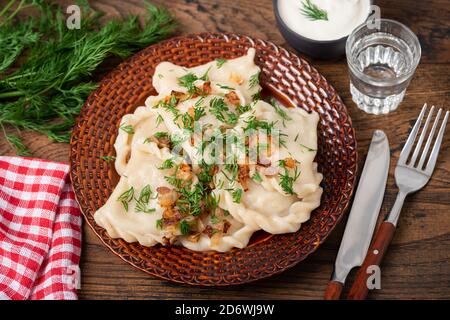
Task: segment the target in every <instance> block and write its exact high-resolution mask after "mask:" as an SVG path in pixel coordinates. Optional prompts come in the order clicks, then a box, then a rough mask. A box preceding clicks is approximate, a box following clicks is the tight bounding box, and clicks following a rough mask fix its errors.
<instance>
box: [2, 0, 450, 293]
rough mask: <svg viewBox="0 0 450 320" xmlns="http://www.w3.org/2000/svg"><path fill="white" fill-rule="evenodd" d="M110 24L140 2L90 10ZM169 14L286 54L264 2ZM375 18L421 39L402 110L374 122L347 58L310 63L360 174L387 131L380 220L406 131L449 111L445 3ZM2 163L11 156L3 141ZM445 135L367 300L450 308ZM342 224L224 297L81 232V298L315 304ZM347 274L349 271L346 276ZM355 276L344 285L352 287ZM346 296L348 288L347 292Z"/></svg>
mask: <svg viewBox="0 0 450 320" xmlns="http://www.w3.org/2000/svg"><path fill="white" fill-rule="evenodd" d="M90 2H91V4H92V5H93V6H94V7H95V8H97V9H100V10H103V11H105V12H107V14H108V16H115V15H125V14H126V13H128V12H133V13H141V12H142V8H143V4H142V2H141V1H140V0H139V1H138V0H134V1H120V0H102V1H90ZM153 2H154V3H157V4H164V5H166V6H168V8H169V9H170V10H171V12H172V13H173V14H174V15H175V17H176V19H177V20H178V22H179V29H178V30H179V31H178V33H180V34H186V33H196V32H201V31H230V32H236V33H241V34H248V35H250V36H252V37H258V38H261V39H265V40H271V41H273V42H275V43H277V44H279V45H282V46H284V47H286V48H289V49H291V48H290V47H289V45H288V44H287V43H286V42H285V40H284V39H283V38H282V37H281V35H280V33H279V32H278V29H277V28H276V27H275V21H274V15H273V11H272V1H271V0H261V1H254V0H239V1H236V0H230V1H219V0H172V1H164V0H153ZM376 3H377V4H378V5H379V6H380V7H381V14H382V17H385V18H391V19H395V20H398V21H400V22H403V23H404V24H406V25H408V26H409V27H411V28H412V30H413V31H414V32H415V33H416V34H418V36H419V39H420V42H421V45H422V60H421V63H420V65H419V67H418V69H417V71H416V73H415V75H414V78H413V80H412V82H411V85H410V87H409V88H408V91H407V93H406V96H405V99H404V101H403V103H402V104H401V105H400V107H399V109H398V110H397V111H395V112H393V113H391V114H389V115H384V116H373V115H368V114H365V113H364V112H362V111H360V110H358V109H357V107H356V106H355V104H354V103H353V102H352V100H351V97H350V93H349V80H348V73H347V66H346V62H345V59H340V60H337V61H331V62H330V61H328V62H322V61H314V60H312V59H310V58H308V57H306V59H307V60H309V61H311V62H312V64H313V65H315V66H316V67H317V69H318V70H319V71H320V72H321V73H322V74H323V75H324V76H325V77H326V78H327V79H328V80H329V81H330V82H331V83H332V84H333V85H334V86H335V88H336V89H337V91H338V92H339V93H340V95H341V97H342V98H343V100H344V102H345V103H346V105H347V107H348V109H349V113H350V115H351V118H352V120H353V124H354V127H355V130H356V136H357V140H358V152H359V155H360V167H362V165H363V161H364V158H365V155H366V153H367V149H368V145H369V142H370V138H371V135H372V132H373V130H375V129H382V130H384V131H385V132H386V133H387V135H388V138H389V141H390V146H391V155H392V160H391V170H390V174H389V178H388V182H387V191H386V196H385V200H384V203H383V206H382V212H381V214H382V215H384V214H386V213H387V212H389V210H390V208H391V207H392V205H393V202H394V200H395V196H396V193H397V188H396V186H395V182H394V177H393V173H394V170H393V169H394V166H395V164H396V162H397V159H398V156H399V153H400V150H401V148H402V145H403V143H404V141H405V140H406V137H407V135H408V133H409V130H410V127H411V125H412V124H413V123H414V120H415V118H416V117H417V115H418V112H419V109H420V108H421V106H422V105H423V103H425V102H426V103H428V104H429V105H436V106H443V107H445V108H446V109H447V110H448V109H450V103H449V100H450V99H449V98H450V63H449V62H450V39H449V35H450V20H449V19H448V17H449V16H450V6H449V5H448V1H446V0H434V1H409V0H397V1H388V0H385V1H376ZM22 137H23V138H24V141H25V144H26V145H27V146H28V147H29V148H30V149H31V150H32V151H33V152H34V155H35V156H37V157H40V158H46V159H52V160H57V161H68V159H69V147H68V145H66V144H58V143H52V142H50V141H48V140H47V139H46V138H45V137H42V136H40V135H38V134H35V133H32V132H24V133H23V134H22ZM0 154H2V155H8V154H12V150H11V148H10V147H9V145H8V144H7V143H6V141H5V140H4V138H3V137H1V138H0ZM449 177H450V129H449V128H447V134H446V136H445V139H444V142H443V145H442V147H441V152H440V155H439V159H438V162H437V165H436V170H435V172H434V175H433V177H432V179H431V181H430V182H429V183H428V185H427V186H426V187H425V188H424V189H422V190H421V191H420V192H418V193H416V194H414V195H412V196H410V197H409V198H408V199H407V201H406V203H405V205H404V207H403V210H402V214H401V217H400V222H399V229H398V230H397V233H396V235H395V238H394V242H393V244H392V245H391V247H390V248H389V252H388V254H387V256H386V258H385V261H384V264H383V266H382V273H381V287H382V289H381V290H376V291H374V292H371V293H370V298H372V299H450V183H449V180H450V179H449ZM345 220H346V219H343V221H342V222H341V223H340V225H339V226H338V227H337V228H336V230H335V231H334V232H333V233H332V235H331V236H330V237H329V239H328V240H327V241H326V242H325V243H324V244H323V245H322V246H321V247H320V248H319V250H317V251H316V252H315V253H314V254H312V255H311V256H310V257H308V258H307V259H306V260H305V261H303V262H302V263H300V264H298V265H297V266H295V267H293V268H292V269H290V270H288V271H286V272H284V273H282V274H280V275H278V276H275V277H272V278H269V279H265V280H261V281H258V282H255V283H253V284H249V285H243V286H238V287H229V288H199V287H190V286H183V285H179V284H172V283H169V282H166V281H162V280H159V279H156V278H153V277H151V276H148V275H146V274H144V273H143V272H141V271H137V270H135V269H134V268H132V267H131V266H130V265H128V264H127V263H125V262H123V261H122V260H121V259H119V258H118V257H116V256H115V255H113V254H112V253H111V252H109V250H108V249H106V248H105V247H104V246H103V245H102V244H101V243H100V241H99V240H98V239H97V238H96V236H95V235H94V234H93V233H92V232H91V230H90V229H89V228H88V227H87V226H86V225H85V226H84V228H83V229H84V232H83V249H82V257H81V272H82V283H81V290H80V291H79V296H80V298H81V299H137V298H138V299H183V298H193V299H213V298H214V299H257V298H260V299H281V298H283V299H320V298H322V296H323V292H324V289H325V286H326V284H327V281H328V279H329V277H330V274H331V272H332V269H333V263H334V260H335V257H336V254H337V250H338V248H339V243H340V239H341V237H342V233H343V231H344V226H345ZM352 275H354V272H353V273H352ZM351 279H352V276H350V278H349V280H350V281H351ZM347 290H348V289H347Z"/></svg>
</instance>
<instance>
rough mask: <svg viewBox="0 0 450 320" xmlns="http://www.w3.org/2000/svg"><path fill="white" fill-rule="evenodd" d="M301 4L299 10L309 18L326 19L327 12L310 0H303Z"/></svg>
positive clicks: (313, 19)
mask: <svg viewBox="0 0 450 320" xmlns="http://www.w3.org/2000/svg"><path fill="white" fill-rule="evenodd" d="M302 6H303V7H302V9H301V10H300V12H301V13H302V14H303V15H304V16H305V17H307V18H308V19H309V20H311V21H315V20H328V13H327V12H326V11H325V10H323V9H321V8H319V7H318V6H317V5H315V4H314V3H312V2H311V0H306V1H303V2H302Z"/></svg>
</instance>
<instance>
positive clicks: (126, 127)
mask: <svg viewBox="0 0 450 320" xmlns="http://www.w3.org/2000/svg"><path fill="white" fill-rule="evenodd" d="M120 129H121V130H123V131H125V132H126V133H128V134H134V128H133V126H132V125H131V124H128V125H121V126H120Z"/></svg>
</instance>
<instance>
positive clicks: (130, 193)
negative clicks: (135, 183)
mask: <svg viewBox="0 0 450 320" xmlns="http://www.w3.org/2000/svg"><path fill="white" fill-rule="evenodd" d="M133 197H134V188H133V187H130V189H128V190H127V191H125V192H124V193H122V194H121V195H120V196H119V197H118V198H117V201H120V202H121V203H122V205H123V207H124V209H125V211H127V212H128V203H129V202H130V201H131V200H133Z"/></svg>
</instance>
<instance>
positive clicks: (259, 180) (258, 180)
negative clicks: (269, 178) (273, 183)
mask: <svg viewBox="0 0 450 320" xmlns="http://www.w3.org/2000/svg"><path fill="white" fill-rule="evenodd" d="M252 179H253V181H255V182H259V183H261V182H262V181H263V180H262V177H261V175H260V173H259V172H258V171H256V172H255V174H254V175H253V176H252Z"/></svg>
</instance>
